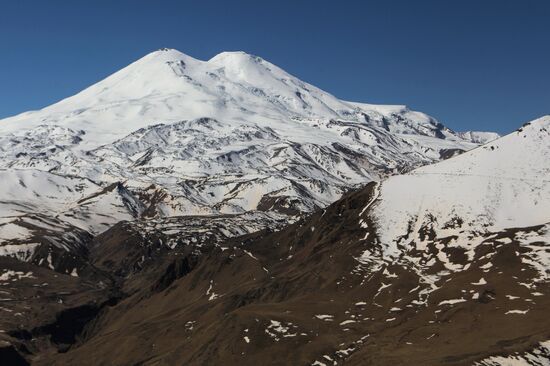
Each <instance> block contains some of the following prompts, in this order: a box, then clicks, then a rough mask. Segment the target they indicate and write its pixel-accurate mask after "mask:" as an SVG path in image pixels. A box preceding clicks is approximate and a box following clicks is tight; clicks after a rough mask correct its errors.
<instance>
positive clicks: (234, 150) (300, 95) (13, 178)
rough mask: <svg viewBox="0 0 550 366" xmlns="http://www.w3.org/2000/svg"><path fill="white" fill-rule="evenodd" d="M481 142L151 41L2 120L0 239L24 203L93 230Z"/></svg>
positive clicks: (351, 176)
mask: <svg viewBox="0 0 550 366" xmlns="http://www.w3.org/2000/svg"><path fill="white" fill-rule="evenodd" d="M482 136H485V135H482ZM479 141H481V140H480V139H479V138H478V135H476V134H474V135H472V134H467V135H460V134H457V133H455V132H453V131H451V130H450V129H448V128H446V127H444V126H443V125H442V124H441V123H439V122H437V121H436V120H435V119H433V118H431V117H430V116H428V115H426V114H423V113H420V112H415V111H411V110H410V109H408V108H407V107H405V106H381V105H370V104H361V103H352V102H346V101H342V100H339V99H337V98H335V97H334V96H332V95H330V94H328V93H326V92H324V91H322V90H320V89H318V88H316V87H314V86H312V85H310V84H307V83H305V82H303V81H301V80H299V79H297V78H295V77H293V76H292V75H290V74H288V73H286V72H285V71H284V70H282V69H280V68H278V67H277V66H275V65H273V64H271V63H269V62H267V61H265V60H263V59H261V58H259V57H256V56H252V55H248V54H245V53H242V52H224V53H221V54H219V55H217V56H215V57H213V58H212V59H210V60H208V61H200V60H196V59H194V58H192V57H190V56H187V55H185V54H183V53H181V52H178V51H176V50H171V49H163V50H159V51H156V52H153V53H151V54H149V55H147V56H145V57H143V58H142V59H140V60H138V61H136V62H134V63H132V64H131V65H129V66H128V67H126V68H124V69H122V70H120V71H119V72H117V73H115V74H113V75H111V76H109V77H107V78H106V79H105V80H103V81H100V82H99V83H97V84H95V85H93V86H91V87H89V88H87V89H85V90H83V91H82V92H80V93H78V94H76V95H74V96H72V97H70V98H67V99H65V100H62V101H60V102H58V103H56V104H54V105H52V106H49V107H47V108H44V109H42V110H39V111H33V112H27V113H23V114H21V115H18V116H15V117H11V118H7V119H4V120H1V121H0V169H3V171H2V174H3V175H4V177H3V178H2V182H3V184H4V186H5V187H6V189H4V190H3V191H2V192H0V195H2V197H1V201H0V211H1V212H2V217H3V218H2V220H4V221H5V222H6V223H10V226H9V227H5V225H4V224H2V225H4V226H3V229H2V230H1V231H0V241H1V242H2V243H4V244H7V243H8V242H10V243H11V242H12V241H13V238H12V237H13V233H14V232H27V231H28V230H29V228H28V227H23V228H21V227H19V226H18V224H17V223H19V222H21V221H20V218H22V217H26V216H28V215H49V216H53V217H54V218H55V220H57V221H56V222H57V224H59V225H61V226H63V227H64V225H69V226H71V227H76V228H78V229H79V230H83V231H85V232H87V233H90V234H92V235H96V234H98V233H100V232H102V231H104V230H106V229H107V228H109V227H111V226H112V225H114V224H115V223H116V222H118V221H121V220H134V219H137V218H140V217H170V216H180V215H218V214H223V213H231V214H238V213H243V212H247V211H254V210H259V211H273V212H279V213H282V214H289V215H294V214H296V213H301V212H311V211H313V210H315V209H317V208H319V207H324V206H326V205H328V204H330V203H331V202H334V201H335V200H336V199H338V198H339V197H340V196H341V195H342V194H343V193H344V192H346V191H348V190H349V189H351V188H354V187H357V186H359V185H362V184H365V183H367V182H369V181H372V180H379V179H380V178H382V177H385V176H387V175H388V174H393V173H396V172H402V171H408V170H411V169H413V168H415V167H418V166H421V165H424V164H428V163H432V162H435V161H438V160H440V159H442V158H448V157H450V156H454V155H456V154H457V153H461V152H463V151H466V150H470V149H472V148H474V147H476V146H478V143H479ZM25 220H26V219H25ZM1 233H5V234H1ZM26 237H33V236H32V235H26ZM31 241H32V240H31ZM24 253H27V251H26V249H25V251H24ZM24 255H25V256H28V253H27V254H24Z"/></svg>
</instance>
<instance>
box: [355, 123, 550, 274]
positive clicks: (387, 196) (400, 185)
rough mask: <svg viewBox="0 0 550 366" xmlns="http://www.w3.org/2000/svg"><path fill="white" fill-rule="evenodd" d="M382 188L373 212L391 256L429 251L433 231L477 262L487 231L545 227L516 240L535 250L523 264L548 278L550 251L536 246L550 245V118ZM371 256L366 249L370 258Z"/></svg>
mask: <svg viewBox="0 0 550 366" xmlns="http://www.w3.org/2000/svg"><path fill="white" fill-rule="evenodd" d="M379 191H380V193H379V196H378V198H377V200H376V202H374V203H373V204H372V209H371V211H370V212H369V214H370V216H371V218H372V219H373V220H374V222H375V223H376V230H377V235H378V238H379V240H380V243H381V245H382V248H383V252H384V256H385V258H389V259H391V258H393V259H397V258H404V259H405V260H406V259H407V258H408V257H407V253H408V252H409V251H412V250H416V251H420V253H422V252H424V249H425V248H426V246H427V245H428V244H429V243H431V242H433V239H432V238H430V237H428V236H422V235H421V231H422V230H425V229H426V228H428V229H429V230H431V231H432V232H433V233H434V235H435V237H436V238H449V237H456V238H454V239H452V240H450V242H449V244H447V245H451V246H457V247H462V248H464V249H465V250H466V254H467V255H468V257H469V258H470V259H472V254H473V250H474V249H475V247H476V246H477V245H479V244H480V243H481V242H482V241H483V240H484V238H483V237H482V235H484V234H489V233H498V232H502V231H504V230H506V229H511V228H529V227H533V226H538V225H543V226H542V227H541V228H539V229H537V230H535V231H533V230H531V229H526V230H525V231H520V232H518V233H517V234H516V237H515V240H517V241H518V242H520V244H521V245H522V246H524V247H525V248H526V249H529V251H528V252H527V254H524V255H523V256H522V261H523V262H525V263H527V264H529V265H531V266H533V267H534V268H536V269H538V270H539V272H540V275H541V277H542V278H541V279H547V276H548V274H547V271H546V269H547V268H548V267H549V266H550V257H549V256H548V254H547V249H546V250H545V248H544V247H540V245H539V247H537V246H536V245H533V246H531V243H533V242H539V243H540V242H541V241H542V242H548V225H547V224H548V223H549V222H550V116H546V117H542V118H540V119H537V120H535V121H532V122H530V123H528V124H525V125H524V126H523V127H521V128H520V129H518V130H517V131H516V132H513V133H511V134H509V135H507V136H504V137H502V138H500V139H497V140H495V141H492V142H490V143H488V144H485V145H483V146H481V147H478V148H476V149H473V150H471V151H469V152H466V153H464V154H462V155H459V156H456V157H454V158H451V159H448V160H445V161H441V162H439V163H436V164H433V165H428V166H423V167H420V168H418V169H415V170H413V171H411V172H409V173H408V174H404V175H396V176H392V177H390V178H388V179H387V180H385V181H383V182H382V183H381V184H380V187H379ZM476 238H477V239H476ZM503 242H504V241H503ZM508 242H510V240H509V239H508ZM436 247H437V249H439V250H440V251H439V253H438V254H437V259H438V260H439V261H440V262H442V263H443V264H444V265H445V267H446V269H447V270H448V271H457V270H462V269H465V268H467V266H463V264H458V263H452V262H451V260H450V259H449V257H448V256H447V255H446V254H445V253H444V251H443V250H441V249H442V248H443V244H438V245H437V246H436ZM404 254H405V256H403V255H404ZM370 255H371V253H370V252H368V251H366V252H365V253H364V254H363V257H364V258H363V257H362V259H363V260H368V258H369V256H370ZM409 259H410V261H411V263H412V262H415V261H416V262H417V260H415V259H414V258H412V257H411V258H409ZM429 263H435V260H433V259H432V260H431V261H429ZM480 282H481V281H480Z"/></svg>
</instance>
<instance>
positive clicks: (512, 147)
mask: <svg viewBox="0 0 550 366" xmlns="http://www.w3.org/2000/svg"><path fill="white" fill-rule="evenodd" d="M549 155H550V117H545V118H542V119H539V120H536V121H533V122H531V123H530V124H527V125H525V126H523V127H522V128H520V129H519V130H518V131H516V132H514V133H512V134H510V135H508V136H505V137H503V138H501V139H498V140H496V141H493V142H491V143H489V144H487V145H484V146H482V147H480V148H478V149H475V150H472V151H470V152H468V153H465V154H462V155H460V156H457V157H454V158H452V159H449V160H446V161H444V162H441V163H438V164H435V165H431V166H426V167H422V168H418V169H416V170H413V171H411V172H409V173H407V174H404V175H397V176H393V177H390V178H388V179H385V180H383V181H382V182H380V183H374V182H373V183H370V184H369V185H367V186H366V187H365V188H363V189H360V190H358V191H355V192H351V193H348V194H346V195H345V196H344V197H343V198H342V199H340V200H338V201H337V202H335V203H334V204H332V205H330V206H328V207H327V208H325V209H320V210H317V211H316V212H315V213H313V214H312V215H310V216H309V217H307V218H301V219H299V220H298V221H297V222H295V223H294V224H291V225H290V226H288V227H286V228H284V229H282V230H279V231H276V232H271V230H269V229H267V230H263V231H256V232H253V233H250V234H247V235H244V236H233V237H220V236H216V235H213V236H208V237H205V236H201V237H197V238H198V239H197V240H195V241H193V240H188V241H186V244H183V245H175V246H173V249H171V250H164V251H163V250H159V248H162V246H159V245H158V243H159V241H158V237H156V236H155V235H158V234H157V233H156V232H155V231H154V230H152V229H147V230H143V229H142V231H140V232H141V233H149V232H150V233H151V236H150V237H149V238H151V239H152V238H155V239H154V240H144V238H143V237H142V236H141V234H140V235H137V234H136V229H135V223H128V224H124V225H117V226H115V227H113V228H111V229H109V230H107V231H106V232H105V233H103V234H101V235H99V236H97V237H96V238H94V240H93V242H92V243H91V244H90V245H89V246H88V248H90V251H89V257H88V259H89V263H90V266H91V267H92V268H94V270H95V271H96V272H95V273H96V274H95V276H99V275H101V274H104V273H108V274H109V281H110V282H105V283H109V284H110V285H109V286H108V287H107V289H104V290H103V291H107V290H108V291H107V294H106V295H103V296H106V297H107V298H108V299H110V300H105V301H107V303H105V302H104V303H105V304H106V305H103V306H102V307H101V310H100V311H99V312H98V313H97V314H94V316H93V317H91V318H92V319H87V318H86V317H84V318H86V321H85V322H84V323H85V326H84V327H83V329H82V330H81V331H79V332H74V334H76V336H73V337H71V339H73V338H74V340H73V341H72V342H68V341H66V340H65V341H63V342H62V341H59V340H58V341H57V342H56V341H55V340H54V338H52V335H50V334H49V333H47V332H43V333H39V332H37V331H36V330H34V332H31V334H32V335H33V336H34V337H37V338H38V339H42V342H44V343H47V342H49V344H50V347H49V348H48V347H44V348H42V350H43V351H42V352H37V353H34V354H29V355H26V357H27V359H28V360H31V361H32V362H33V364H38V365H50V364H59V365H65V364H67V365H75V364H79V365H86V364H90V365H92V364H94V365H95V364H115V365H134V364H142V365H172V364H191V365H202V364H221V363H223V364H228V365H231V364H239V365H242V364H250V365H253V364H258V363H260V362H261V363H266V362H267V363H269V364H273V365H283V364H296V365H340V364H346V365H365V364H367V365H411V364H412V365H442V364H445V365H473V364H476V365H491V366H492V365H509V364H514V362H516V363H518V364H522V363H521V362H523V364H536V362H538V363H539V364H544V363H545V362H547V360H548V357H547V355H548V347H547V343H548V342H547V341H548V340H549V339H550V331H549V329H550V323H549V319H548V317H547V310H548V308H549V306H550V295H549V294H550V286H549V282H548V277H547V276H548V268H550V263H549V257H548V249H547V246H548V243H549V238H548V225H549V223H550V216H548V212H549V211H548V208H550V202H549V201H548V197H550V195H548V193H549V192H548V189H549V186H550V184H549V182H548V179H547V178H548V176H549V175H550V165H549V162H550V160H549V159H548V156H549ZM449 176H451V177H452V179H449ZM495 187H496V188H495ZM186 220H187V219H186ZM128 225H129V226H128ZM179 225H181V222H180V223H179ZM153 226H154V225H153ZM198 227H202V224H199V225H198ZM212 230H215V229H212ZM182 239H184V240H185V238H182ZM161 240H162V238H161ZM143 243H149V244H148V245H146V246H144V245H143ZM155 243H156V244H155ZM143 248H149V249H151V250H148V251H147V250H145V251H144V249H143ZM143 253H148V257H147V261H146V262H143V263H146V265H142V264H141V262H140V261H139V260H137V261H136V258H137V257H140V256H141V255H143ZM140 258H141V257H140ZM129 263H132V264H135V263H137V265H132V266H130V265H129ZM130 268H131V269H130ZM20 272H23V275H22V276H23V277H25V272H24V271H20ZM107 295H109V296H107ZM58 321H59V319H58ZM9 336H10V338H9V342H12V344H16V345H18V346H17V347H19V348H18V349H21V348H22V347H29V346H27V344H28V343H29V340H26V339H25V338H24V337H22V336H21V335H20V334H19V333H9ZM56 339H57V338H56ZM64 342H66V343H64ZM17 347H16V348H17ZM23 355H24V354H23Z"/></svg>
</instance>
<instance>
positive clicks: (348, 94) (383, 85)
mask: <svg viewBox="0 0 550 366" xmlns="http://www.w3.org/2000/svg"><path fill="white" fill-rule="evenodd" d="M161 47H170V48H176V49H179V50H180V51H182V52H184V53H187V54H189V55H191V56H194V57H196V58H199V59H208V58H210V57H212V56H213V55H215V54H217V53H219V52H221V51H224V50H243V51H246V52H248V53H252V54H256V55H258V56H261V57H263V58H265V59H267V60H268V61H271V62H273V63H274V64H277V65H279V66H280V67H282V68H283V69H285V70H287V71H288V72H290V73H291V74H294V75H296V76H297V77H299V78H301V79H303V80H305V81H307V82H310V83H312V84H314V85H316V86H318V87H320V88H322V89H324V90H326V91H329V92H331V93H332V94H334V95H336V96H338V97H340V98H342V99H347V100H353V101H363V102H369V103H388V104H407V105H409V106H411V107H412V108H414V109H417V110H421V111H423V112H426V113H428V114H431V115H433V116H435V117H436V118H438V119H439V120H440V121H441V122H443V123H444V124H446V125H448V126H449V127H451V128H453V129H456V130H468V129H477V130H495V131H498V132H508V131H511V130H513V129H515V128H516V127H518V126H519V125H520V124H522V123H523V122H526V121H528V120H530V119H533V118H536V117H538V116H540V115H543V114H549V113H550V1H546V0H540V1H539V0H517V1H505V0H494V1H492V0H460V1H459V0H454V1H451V0H414V1H412V0H402V1H397V0H384V1H382V0H379V1H366V0H365V1H345V0H340V1H323V0H317V1H305V0H302V1H300V0H294V1H286V0H272V1H260V0H256V1H248V0H242V1H230V0H226V1H208V0H203V1H166V0H160V1H159V0H155V1H152V0H151V1H139V0H134V1H123V0H111V1H103V0H95V1H84V0H73V1H69V0H66V1H61V0H48V1H45V0H36V1H28V0H13V1H2V2H1V3H0V118H2V117H6V116H9V115H14V114H17V113H20V112H23V111H27V110H31V109H39V108H41V107H44V106H47V105H49V104H51V103H53V102H55V101H57V100H60V99H62V98H65V97H67V96H70V95H72V94H74V93H76V92H78V91H79V90H81V89H83V88H85V87H86V86H88V85H91V84H93V83H94V82H96V81H98V80H100V79H102V78H104V77H106V76H107V75H109V74H111V73H113V72H114V71H116V70H118V69H120V68H122V67H124V66H126V65H127V64H129V63H130V62H132V61H134V60H135V59H137V58H140V57H141V56H143V55H145V54H146V53H148V52H151V51H153V50H156V49H158V48H161Z"/></svg>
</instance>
